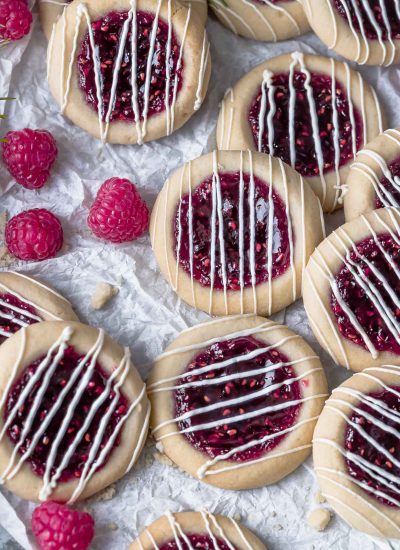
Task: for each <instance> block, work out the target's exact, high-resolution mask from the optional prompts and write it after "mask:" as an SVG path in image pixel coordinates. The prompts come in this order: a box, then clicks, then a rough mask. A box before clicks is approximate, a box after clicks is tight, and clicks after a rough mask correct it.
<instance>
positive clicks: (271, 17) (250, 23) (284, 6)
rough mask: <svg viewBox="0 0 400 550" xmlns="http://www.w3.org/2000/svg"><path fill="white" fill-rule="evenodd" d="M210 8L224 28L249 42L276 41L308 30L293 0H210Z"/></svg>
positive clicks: (299, 7)
mask: <svg viewBox="0 0 400 550" xmlns="http://www.w3.org/2000/svg"><path fill="white" fill-rule="evenodd" d="M210 7H211V9H212V10H213V12H214V13H215V15H216V16H217V17H218V19H219V20H220V22H221V23H222V24H223V25H225V27H227V28H228V29H230V30H231V31H232V32H234V33H235V34H239V35H240V36H244V37H246V38H251V39H253V40H265V41H268V42H277V41H278V40H288V39H289V38H293V37H295V36H300V35H301V34H304V33H306V32H308V31H309V30H310V26H309V24H308V20H307V16H306V14H305V12H304V9H303V7H302V5H301V4H300V3H299V2H297V1H296V0H289V1H287V0H283V1H282V0H273V1H272V2H264V1H263V0H250V1H249V2H243V1H242V0H212V1H211V2H210Z"/></svg>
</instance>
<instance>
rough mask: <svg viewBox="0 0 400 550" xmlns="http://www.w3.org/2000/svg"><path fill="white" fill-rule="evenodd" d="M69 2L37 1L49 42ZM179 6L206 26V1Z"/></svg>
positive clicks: (185, 3) (183, 2)
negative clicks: (188, 9) (186, 8)
mask: <svg viewBox="0 0 400 550" xmlns="http://www.w3.org/2000/svg"><path fill="white" fill-rule="evenodd" d="M71 2H72V0H39V15H40V23H41V25H42V28H43V32H44V34H45V35H46V38H47V39H48V40H50V37H51V33H52V32H53V26H54V25H55V24H56V23H57V21H58V19H59V18H60V17H61V16H62V13H63V11H64V8H65V7H66V6H67V5H68V4H70V3H71ZM181 4H183V5H187V6H188V5H192V10H193V11H194V12H195V13H196V14H197V16H198V17H199V19H200V21H201V24H203V25H205V24H206V20H207V11H208V9H207V1H206V0H194V1H193V2H191V1H190V0H188V1H186V2H185V1H184V0H182V1H181ZM306 21H307V18H306ZM307 24H308V23H307Z"/></svg>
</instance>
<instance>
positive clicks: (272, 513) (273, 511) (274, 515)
mask: <svg viewBox="0 0 400 550" xmlns="http://www.w3.org/2000/svg"><path fill="white" fill-rule="evenodd" d="M271 517H273V518H274V517H276V512H275V510H272V512H271Z"/></svg>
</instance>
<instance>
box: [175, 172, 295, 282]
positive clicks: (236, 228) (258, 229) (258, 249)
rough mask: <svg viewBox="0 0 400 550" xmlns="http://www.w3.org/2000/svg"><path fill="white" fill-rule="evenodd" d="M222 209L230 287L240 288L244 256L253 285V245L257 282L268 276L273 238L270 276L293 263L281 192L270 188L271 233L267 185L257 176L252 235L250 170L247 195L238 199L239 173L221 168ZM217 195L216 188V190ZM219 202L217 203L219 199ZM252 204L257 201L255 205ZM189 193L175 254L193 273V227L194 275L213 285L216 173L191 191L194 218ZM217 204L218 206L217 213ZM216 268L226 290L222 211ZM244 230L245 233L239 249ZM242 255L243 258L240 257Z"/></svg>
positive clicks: (246, 178) (179, 216)
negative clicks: (270, 240) (191, 244)
mask: <svg viewBox="0 0 400 550" xmlns="http://www.w3.org/2000/svg"><path fill="white" fill-rule="evenodd" d="M219 177H220V186H221V210H222V225H223V242H224V249H225V269H226V281H227V289H228V290H239V289H240V273H241V270H240V262H241V261H243V270H242V273H243V286H244V287H248V286H251V285H252V262H251V260H252V250H254V264H255V266H254V267H255V283H256V284H259V283H263V282H265V281H267V280H268V279H269V271H268V249H269V244H268V243H269V239H270V238H272V269H271V275H272V279H274V278H275V277H279V275H282V274H283V273H284V272H285V271H286V270H287V268H288V266H289V264H290V242H289V239H290V236H289V229H288V220H287V217H286V211H285V205H284V203H283V201H282V199H281V198H280V196H279V195H278V194H277V193H276V192H275V191H274V192H273V193H272V203H273V223H272V227H273V229H272V236H271V235H270V234H269V216H270V208H269V186H268V185H266V184H265V183H264V182H263V181H261V180H260V179H258V178H256V177H255V178H254V184H255V186H254V189H255V190H254V201H253V204H252V208H253V209H254V220H255V222H254V227H253V231H254V239H253V240H252V239H251V236H252V229H251V227H252V223H251V212H250V205H249V195H250V193H251V192H250V190H249V181H250V178H249V175H248V174H243V179H244V186H243V200H242V202H241V201H240V173H239V172H235V173H221V174H219ZM215 194H216V193H215ZM240 202H241V204H242V205H243V218H242V220H243V221H242V228H241V226H240V214H239V210H240ZM215 204H216V206H218V202H217V200H216V199H215ZM253 205H254V206H253ZM189 206H190V197H189V195H186V196H184V197H183V198H182V201H181V207H180V209H179V205H178V207H177V210H176V214H175V220H174V235H175V243H174V246H175V253H176V256H177V257H178V258H179V263H180V265H181V267H182V268H183V269H184V270H185V271H186V272H187V273H189V274H190V264H191V247H190V227H191V223H192V228H193V231H192V234H193V277H194V279H196V280H197V281H199V282H200V283H201V284H202V285H204V286H211V284H212V280H213V277H212V260H213V256H214V255H213V254H212V234H213V231H212V213H213V181H212V177H210V178H208V179H206V180H205V181H204V182H203V183H201V184H200V185H199V186H198V187H197V188H196V189H195V191H194V192H193V194H192V222H191V219H190V216H189V214H190V208H189ZM217 210H218V208H216V209H215V211H216V212H217ZM215 220H216V221H215V231H214V235H215V270H214V288H216V289H223V288H224V281H223V267H222V256H221V248H222V247H221V246H220V240H219V227H220V223H219V220H218V213H216V215H215ZM240 234H242V235H243V247H242V254H241V247H240V239H241V237H240ZM241 257H242V260H241Z"/></svg>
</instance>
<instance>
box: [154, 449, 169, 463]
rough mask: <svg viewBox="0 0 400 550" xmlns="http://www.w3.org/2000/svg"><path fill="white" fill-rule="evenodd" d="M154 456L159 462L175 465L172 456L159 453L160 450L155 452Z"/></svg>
mask: <svg viewBox="0 0 400 550" xmlns="http://www.w3.org/2000/svg"><path fill="white" fill-rule="evenodd" d="M153 458H154V459H155V460H157V462H159V463H160V464H164V465H165V466H173V465H174V463H173V462H172V460H171V459H170V458H168V457H167V455H165V454H163V453H159V452H158V451H156V452H155V453H153Z"/></svg>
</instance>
